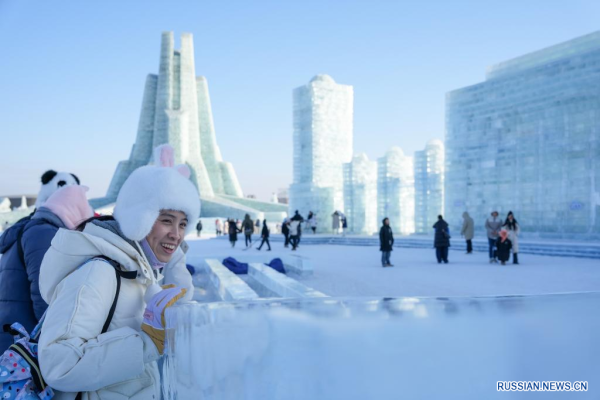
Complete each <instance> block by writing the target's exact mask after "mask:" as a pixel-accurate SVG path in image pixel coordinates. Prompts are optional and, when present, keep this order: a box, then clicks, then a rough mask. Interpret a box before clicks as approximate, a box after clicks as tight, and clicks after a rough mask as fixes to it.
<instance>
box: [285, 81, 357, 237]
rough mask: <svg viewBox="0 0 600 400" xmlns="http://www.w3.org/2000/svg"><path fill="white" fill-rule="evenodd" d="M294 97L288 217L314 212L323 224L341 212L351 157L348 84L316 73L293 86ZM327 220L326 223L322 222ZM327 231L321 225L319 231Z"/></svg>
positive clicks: (350, 113)
mask: <svg viewBox="0 0 600 400" xmlns="http://www.w3.org/2000/svg"><path fill="white" fill-rule="evenodd" d="M293 99H294V182H293V184H292V185H291V186H290V191H289V196H290V206H289V210H290V214H293V212H294V211H295V210H299V211H300V213H301V214H302V215H304V216H306V215H308V212H309V211H313V212H314V213H316V214H317V215H318V216H319V218H320V221H326V220H328V219H329V216H330V215H331V214H333V212H334V211H335V210H336V209H338V210H343V209H344V193H343V184H344V183H343V182H344V179H343V167H342V164H343V163H348V162H350V161H351V159H352V144H353V101H354V92H353V88H352V86H349V85H340V84H337V83H335V81H334V80H333V79H332V78H331V77H330V76H328V75H317V76H315V77H314V78H313V79H312V80H311V81H310V82H309V83H308V84H307V85H305V86H301V87H299V88H296V89H295V90H294V93H293ZM325 218H326V219H325ZM327 230H331V224H326V223H323V224H320V227H319V231H327Z"/></svg>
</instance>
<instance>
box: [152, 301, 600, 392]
mask: <svg viewBox="0 0 600 400" xmlns="http://www.w3.org/2000/svg"><path fill="white" fill-rule="evenodd" d="M598 306H600V294H598V293H582V294H566V295H545V296H506V297H483V298H456V299H454V298H436V299H433V298H430V299H426V298H425V299H419V298H398V299H391V298H386V299H364V298H361V299H357V298H350V299H348V298H346V299H339V298H325V299H312V300H291V299H289V300H285V299H280V300H256V301H251V302H237V303H207V304H185V305H180V306H175V307H173V309H171V310H169V311H168V312H167V327H168V329H167V342H168V343H167V346H166V354H167V357H166V362H165V366H164V368H163V375H164V378H165V385H164V394H165V399H168V400H171V399H205V400H212V399H214V400H222V399H261V400H281V399H285V400H296V399H298V400H305V399H311V400H331V399H346V400H353V399H361V400H362V399H381V400H387V399H390V400H391V399H394V400H396V399H399V398H405V399H462V400H464V399H467V400H469V399H484V398H485V399H495V398H498V399H505V398H521V395H523V396H522V398H529V397H531V396H533V397H535V398H538V397H539V396H537V397H536V396H535V394H534V393H520V394H519V393H518V392H513V393H512V394H509V393H502V392H497V391H496V387H497V382H498V381H540V382H542V381H550V380H560V381H571V382H574V381H587V382H588V392H579V393H572V394H570V396H571V397H568V396H563V397H560V396H559V397H557V398H582V399H583V398H597V397H598V395H599V394H600V378H599V377H600V363H598V359H600V346H598V345H597V338H598V336H599V335H600V324H598V319H597V318H595V317H594V316H595V315H596V313H597V309H598ZM562 394H564V395H567V393H562ZM525 395H527V396H525ZM539 395H541V396H542V397H543V398H546V397H544V396H547V395H548V393H545V394H543V393H539ZM515 396H516V397H515ZM540 398H541V397H540Z"/></svg>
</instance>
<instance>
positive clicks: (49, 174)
mask: <svg viewBox="0 0 600 400" xmlns="http://www.w3.org/2000/svg"><path fill="white" fill-rule="evenodd" d="M57 173H58V172H56V171H54V170H53V169H49V170H48V171H46V172H44V174H43V175H42V185H45V184H47V183H48V182H50V181H51V180H52V179H54V177H55V176H56V174H57Z"/></svg>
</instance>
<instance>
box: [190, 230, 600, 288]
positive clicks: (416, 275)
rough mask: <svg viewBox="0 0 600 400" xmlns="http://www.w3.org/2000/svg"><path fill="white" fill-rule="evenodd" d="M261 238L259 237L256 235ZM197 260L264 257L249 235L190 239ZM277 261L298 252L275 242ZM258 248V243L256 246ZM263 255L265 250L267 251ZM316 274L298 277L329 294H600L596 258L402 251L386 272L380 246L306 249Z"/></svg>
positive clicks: (303, 249)
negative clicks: (499, 258)
mask: <svg viewBox="0 0 600 400" xmlns="http://www.w3.org/2000/svg"><path fill="white" fill-rule="evenodd" d="M255 239H256V235H255ZM186 240H188V243H189V245H190V250H189V253H188V254H190V255H193V256H202V255H203V254H207V255H211V256H223V257H225V256H232V257H234V258H235V256H236V254H239V255H245V254H248V252H250V253H258V251H257V250H256V249H255V248H251V249H249V250H243V249H244V248H245V246H244V241H243V237H242V240H241V241H238V242H237V245H236V247H235V248H233V249H232V248H231V246H230V245H229V242H228V241H227V240H224V239H218V240H215V239H209V240H195V238H194V237H191V236H190V237H188V238H186ZM271 246H272V248H273V251H271V252H269V254H270V255H271V256H272V257H273V258H275V257H277V256H279V255H284V254H290V253H292V252H291V250H290V249H284V248H283V244H282V243H272V244H271ZM255 247H256V245H255ZM262 252H263V253H264V252H265V247H263V249H262ZM294 253H296V254H298V255H302V256H304V257H308V258H309V259H310V260H311V262H312V265H313V267H314V271H315V273H314V276H312V277H306V278H305V277H299V276H295V277H294V278H296V279H297V280H298V281H300V282H302V283H303V284H305V285H307V286H309V287H311V288H313V289H315V290H318V291H320V292H323V293H325V294H327V295H329V296H376V297H403V296H419V297H429V296H433V297H435V296H451V297H455V296H489V295H491V296H497V295H516V294H519V295H522V294H549V293H571V292H590V291H600V262H599V261H598V260H593V259H583V258H568V257H549V256H537V255H521V257H520V258H519V261H520V262H521V264H520V265H513V264H507V265H505V266H502V265H500V264H489V262H488V259H487V253H474V254H469V255H467V254H464V252H462V251H458V250H457V251H453V250H451V251H450V254H449V259H450V263H449V264H438V263H437V261H436V259H435V251H434V249H407V248H397V249H394V251H393V252H392V263H393V264H394V265H395V266H394V267H393V268H382V267H381V265H380V257H381V253H380V252H379V251H378V248H376V247H364V246H356V247H354V246H340V245H302V244H301V245H300V247H299V249H298V251H296V252H294Z"/></svg>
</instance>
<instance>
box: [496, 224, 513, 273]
mask: <svg viewBox="0 0 600 400" xmlns="http://www.w3.org/2000/svg"><path fill="white" fill-rule="evenodd" d="M499 236H500V237H499V238H498V239H496V248H497V249H498V250H497V251H496V253H497V255H498V260H500V263H501V264H502V265H505V264H506V262H507V261H508V259H509V258H510V249H511V248H512V242H511V241H510V239H509V238H508V231H506V229H502V230H500V234H499Z"/></svg>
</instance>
